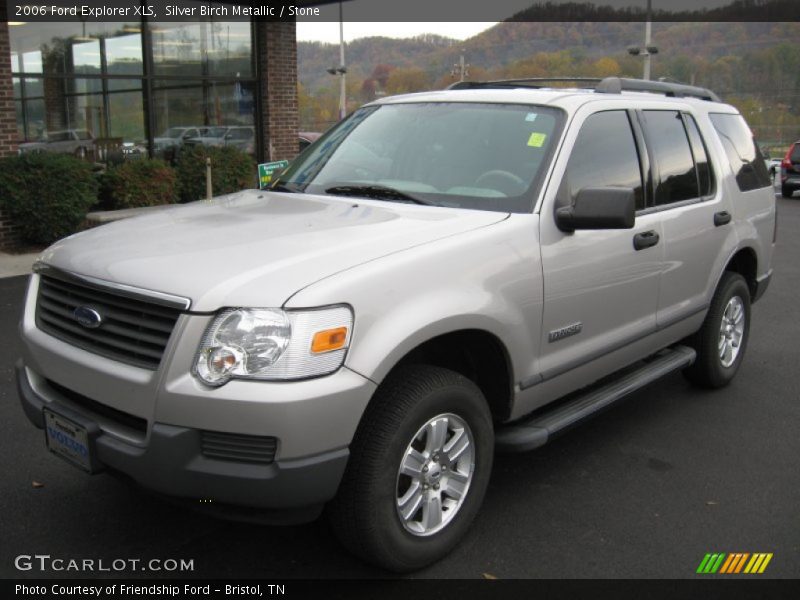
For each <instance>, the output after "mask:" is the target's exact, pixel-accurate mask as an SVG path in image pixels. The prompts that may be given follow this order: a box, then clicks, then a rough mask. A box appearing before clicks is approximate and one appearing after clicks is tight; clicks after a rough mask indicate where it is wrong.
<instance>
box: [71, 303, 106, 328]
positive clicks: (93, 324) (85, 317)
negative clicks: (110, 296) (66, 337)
mask: <svg viewBox="0 0 800 600" xmlns="http://www.w3.org/2000/svg"><path fill="white" fill-rule="evenodd" d="M72 316H73V317H74V318H75V320H76V321H77V322H78V323H80V324H81V325H83V326H84V327H86V328H88V329H97V328H98V327H100V325H101V324H102V323H103V317H101V316H100V313H99V312H97V311H96V310H94V309H93V308H89V307H88V306H79V307H78V308H76V309H75V310H73V311H72Z"/></svg>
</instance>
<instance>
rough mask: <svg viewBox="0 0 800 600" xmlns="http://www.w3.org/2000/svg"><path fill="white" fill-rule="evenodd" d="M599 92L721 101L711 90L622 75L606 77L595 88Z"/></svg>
mask: <svg viewBox="0 0 800 600" xmlns="http://www.w3.org/2000/svg"><path fill="white" fill-rule="evenodd" d="M594 91H595V92H597V93H599V94H620V93H622V92H651V93H655V94H664V95H665V96H672V97H675V98H700V99H701V100H708V101H710V102H720V99H719V96H717V95H716V94H715V93H714V92H712V91H711V90H708V89H706V88H701V87H695V86H693V85H684V84H682V83H670V82H667V81H647V80H645V79H626V78H622V77H606V78H605V79H603V80H602V81H601V82H600V83H598V84H597V87H596V88H595V90H594Z"/></svg>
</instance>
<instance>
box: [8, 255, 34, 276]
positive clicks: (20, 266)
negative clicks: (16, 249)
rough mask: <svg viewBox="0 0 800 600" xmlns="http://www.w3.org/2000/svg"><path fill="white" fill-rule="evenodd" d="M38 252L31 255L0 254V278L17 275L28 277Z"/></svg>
mask: <svg viewBox="0 0 800 600" xmlns="http://www.w3.org/2000/svg"><path fill="white" fill-rule="evenodd" d="M37 258H39V252H33V253H31V254H6V253H5V252H0V278H3V277H16V276H17V275H28V274H30V272H31V267H32V266H33V263H34V262H36V259H37Z"/></svg>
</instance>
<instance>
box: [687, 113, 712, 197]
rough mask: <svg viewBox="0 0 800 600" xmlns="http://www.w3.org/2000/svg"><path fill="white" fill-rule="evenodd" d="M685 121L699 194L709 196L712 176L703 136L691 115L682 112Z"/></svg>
mask: <svg viewBox="0 0 800 600" xmlns="http://www.w3.org/2000/svg"><path fill="white" fill-rule="evenodd" d="M683 119H684V122H685V123H686V133H688V134H689V144H691V146H692V154H693V155H694V162H695V165H696V166H697V182H698V184H699V185H700V195H701V196H710V195H711V193H712V192H713V191H714V176H713V174H712V173H711V166H710V165H709V164H708V154H707V153H706V146H705V144H704V143H703V136H701V135H700V130H699V129H698V128H697V123H696V122H695V120H694V117H693V116H692V115H689V114H686V113H684V115H683Z"/></svg>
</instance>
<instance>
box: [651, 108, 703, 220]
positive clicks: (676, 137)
mask: <svg viewBox="0 0 800 600" xmlns="http://www.w3.org/2000/svg"><path fill="white" fill-rule="evenodd" d="M643 114H644V123H643V125H644V130H645V134H646V136H647V144H648V146H649V147H650V148H651V150H652V152H653V158H654V159H655V163H656V165H657V166H658V175H659V177H658V181H657V185H656V194H655V203H656V205H657V206H663V205H665V204H672V203H673V202H681V201H683V200H691V199H693V198H699V197H700V188H699V185H698V178H697V173H696V172H695V167H694V158H693V156H692V149H691V147H690V146H689V139H688V138H687V136H686V130H685V129H684V126H683V119H682V118H681V113H680V112H678V111H675V110H646V111H643Z"/></svg>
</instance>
